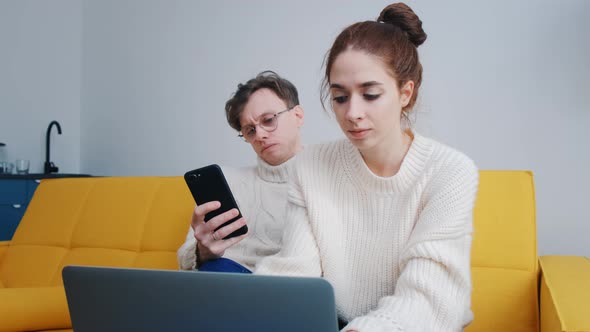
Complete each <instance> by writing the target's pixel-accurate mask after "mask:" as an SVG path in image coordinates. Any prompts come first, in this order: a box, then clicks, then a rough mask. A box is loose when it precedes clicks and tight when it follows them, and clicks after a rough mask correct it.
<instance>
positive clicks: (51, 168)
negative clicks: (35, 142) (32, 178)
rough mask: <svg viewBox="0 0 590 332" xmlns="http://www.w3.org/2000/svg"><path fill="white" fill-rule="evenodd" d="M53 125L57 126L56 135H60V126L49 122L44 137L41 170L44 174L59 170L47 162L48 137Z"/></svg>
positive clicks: (55, 122) (57, 123)
mask: <svg viewBox="0 0 590 332" xmlns="http://www.w3.org/2000/svg"><path fill="white" fill-rule="evenodd" d="M53 125H55V126H57V133H58V134H60V135H61V126H60V125H59V122H57V121H51V122H50V123H49V127H47V135H46V136H45V167H44V168H43V169H44V173H45V174H49V173H57V171H58V170H59V168H57V166H55V165H54V164H53V163H52V162H51V161H49V137H50V134H51V128H53Z"/></svg>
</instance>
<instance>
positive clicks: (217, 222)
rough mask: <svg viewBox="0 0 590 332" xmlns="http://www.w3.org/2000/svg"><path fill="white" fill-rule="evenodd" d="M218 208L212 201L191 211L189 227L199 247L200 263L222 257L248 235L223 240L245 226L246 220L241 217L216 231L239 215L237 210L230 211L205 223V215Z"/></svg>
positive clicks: (219, 204) (216, 203)
mask: <svg viewBox="0 0 590 332" xmlns="http://www.w3.org/2000/svg"><path fill="white" fill-rule="evenodd" d="M220 207H221V203H220V202H218V201H212V202H207V203H203V204H201V205H197V206H196V207H195V209H194V211H193V215H192V220H191V226H192V228H193V230H194V232H195V234H194V235H195V239H196V240H197V246H199V247H198V250H199V259H200V262H201V263H203V262H206V261H208V260H212V259H216V258H220V257H222V256H223V254H224V253H225V250H226V249H227V248H229V247H231V246H233V245H235V244H236V243H238V242H240V241H242V240H243V239H244V238H245V237H246V236H247V235H248V233H245V234H242V235H240V236H235V237H231V238H228V239H225V238H226V237H227V236H228V235H229V234H231V233H233V232H235V231H236V230H238V229H240V228H242V227H243V226H244V225H246V220H245V219H244V218H243V217H242V218H240V219H238V220H236V221H235V222H232V223H230V224H228V225H227V226H224V227H221V228H219V229H217V228H218V227H220V226H221V225H223V224H225V223H226V222H228V221H230V220H231V219H233V218H235V217H237V216H238V214H239V213H238V210H237V209H231V210H229V211H227V212H224V213H222V214H219V215H217V216H215V217H213V218H211V219H210V220H209V221H207V222H205V215H206V214H207V213H209V212H211V211H215V210H217V209H219V208H220Z"/></svg>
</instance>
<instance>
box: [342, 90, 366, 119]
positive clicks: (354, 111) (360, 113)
mask: <svg viewBox="0 0 590 332" xmlns="http://www.w3.org/2000/svg"><path fill="white" fill-rule="evenodd" d="M364 116H365V112H364V105H363V102H362V100H361V99H360V98H356V97H355V96H351V97H350V102H349V103H348V109H347V110H346V119H347V120H348V121H352V122H355V121H358V120H360V119H362V118H363V117H364Z"/></svg>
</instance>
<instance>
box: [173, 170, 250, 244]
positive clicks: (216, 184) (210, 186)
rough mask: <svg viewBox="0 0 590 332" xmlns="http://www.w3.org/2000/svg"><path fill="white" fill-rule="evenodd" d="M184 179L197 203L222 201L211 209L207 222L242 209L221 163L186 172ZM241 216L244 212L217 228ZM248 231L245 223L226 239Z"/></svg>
mask: <svg viewBox="0 0 590 332" xmlns="http://www.w3.org/2000/svg"><path fill="white" fill-rule="evenodd" d="M184 180H185V181H186V184H187V185H188V188H189V190H190V191H191V194H192V195H193V198H194V199H195V202H196V203H197V205H201V204H204V203H207V202H211V201H219V202H220V203H221V207H220V208H219V209H217V210H214V211H211V212H209V213H207V214H206V215H205V222H207V221H209V220H211V218H213V217H215V216H217V215H219V214H222V213H224V212H227V211H229V210H231V209H237V210H238V212H239V211H240V209H239V208H238V204H237V203H236V200H235V199H234V195H233V194H232V192H231V190H230V188H229V185H228V184H227V181H226V179H225V176H224V175H223V172H222V171H221V167H219V165H216V164H213V165H209V166H205V167H201V168H198V169H195V170H192V171H189V172H186V173H185V174H184ZM241 217H242V213H241V212H239V214H238V216H237V217H235V218H233V219H231V220H229V221H227V222H226V223H224V224H223V225H221V226H219V227H218V228H217V229H220V228H222V227H224V226H227V225H229V224H231V223H232V222H234V221H236V220H238V219H240V218H241ZM217 229H216V230H217ZM246 232H248V226H246V225H244V226H243V227H242V228H240V229H238V230H236V231H234V232H232V233H231V234H229V235H228V236H226V237H225V238H224V240H225V239H229V238H232V237H235V236H239V235H242V234H246Z"/></svg>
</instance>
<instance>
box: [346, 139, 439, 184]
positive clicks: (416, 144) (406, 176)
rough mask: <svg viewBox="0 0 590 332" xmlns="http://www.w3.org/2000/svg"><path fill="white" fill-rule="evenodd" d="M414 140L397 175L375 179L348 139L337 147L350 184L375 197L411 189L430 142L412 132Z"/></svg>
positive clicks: (429, 153) (424, 165) (430, 149)
mask: <svg viewBox="0 0 590 332" xmlns="http://www.w3.org/2000/svg"><path fill="white" fill-rule="evenodd" d="M413 134H414V139H413V141H412V144H411V145H410V148H409V150H408V152H407V153H406V155H405V157H404V159H403V160H402V164H401V166H400V169H399V171H398V172H397V173H396V174H395V175H393V176H391V177H380V176H378V175H375V174H374V173H373V172H372V171H371V170H370V169H369V167H368V166H367V164H366V163H365V161H364V160H363V157H362V155H361V153H360V152H359V150H358V149H357V148H356V147H355V146H354V145H352V143H350V141H349V140H348V139H346V140H345V142H344V143H343V144H342V145H341V147H342V150H341V152H342V153H341V155H342V157H343V158H344V159H345V160H344V165H345V167H346V168H347V172H348V173H349V176H350V177H351V180H352V181H353V182H354V183H355V184H356V185H357V186H358V187H359V188H362V189H364V190H366V191H370V192H376V193H382V194H387V193H400V192H403V191H405V190H407V189H408V188H410V187H411V186H412V184H413V183H414V182H415V181H416V180H417V179H418V177H419V176H420V174H421V173H422V172H423V170H424V168H425V167H426V163H427V162H428V159H429V158H430V156H431V155H432V150H433V144H432V141H431V140H429V139H428V138H426V137H423V136H421V135H419V134H417V133H416V132H413Z"/></svg>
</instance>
